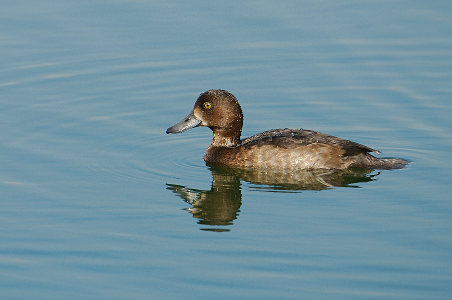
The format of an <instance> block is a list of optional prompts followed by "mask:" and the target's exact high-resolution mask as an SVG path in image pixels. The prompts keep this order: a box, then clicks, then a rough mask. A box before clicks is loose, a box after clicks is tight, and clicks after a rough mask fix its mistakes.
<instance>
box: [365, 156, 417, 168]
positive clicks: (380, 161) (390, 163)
mask: <svg viewBox="0 0 452 300" xmlns="http://www.w3.org/2000/svg"><path fill="white" fill-rule="evenodd" d="M409 163H410V162H409V161H407V160H404V159H400V158H377V159H376V160H375V161H374V166H373V167H374V168H376V169H380V170H392V169H402V168H404V167H405V166H406V165H407V164H409Z"/></svg>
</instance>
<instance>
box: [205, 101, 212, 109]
mask: <svg viewBox="0 0 452 300" xmlns="http://www.w3.org/2000/svg"><path fill="white" fill-rule="evenodd" d="M211 107H212V104H211V103H210V102H204V108H207V109H210V108H211Z"/></svg>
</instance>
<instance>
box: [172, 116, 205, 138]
mask: <svg viewBox="0 0 452 300" xmlns="http://www.w3.org/2000/svg"><path fill="white" fill-rule="evenodd" d="M199 124H201V120H198V119H197V118H196V117H195V115H194V114H193V112H192V113H191V114H189V115H188V116H187V117H185V118H184V119H183V120H182V121H180V122H179V123H177V124H176V125H174V126H171V127H170V128H168V129H167V130H166V133H180V132H183V131H185V130H188V129H190V128H193V127H196V126H199Z"/></svg>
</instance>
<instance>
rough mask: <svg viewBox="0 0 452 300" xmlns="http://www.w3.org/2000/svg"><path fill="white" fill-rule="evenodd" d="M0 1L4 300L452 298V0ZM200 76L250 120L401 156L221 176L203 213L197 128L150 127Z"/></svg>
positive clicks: (207, 180) (187, 105)
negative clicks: (331, 178)
mask: <svg viewBox="0 0 452 300" xmlns="http://www.w3.org/2000/svg"><path fill="white" fill-rule="evenodd" d="M1 7H2V9H1V10H0V45H1V47H0V105H1V110H0V131H1V134H0V298H2V299H31V298H33V299H182V298H184V299H231V298H241V299H242V298H246V299H251V298H254V299H262V298H267V299H280V298H286V299H452V222H451V221H452V218H451V216H452V197H451V184H452V181H451V168H452V159H451V157H450V156H451V155H450V153H451V150H450V149H451V148H452V2H450V1H434V2H432V1H341V2H338V1H283V2H281V1H226V2H225V1H223V2H217V1H214V2H204V1H139V0H137V1H125V0H124V1H121V0H117V1H26V0H25V1H1ZM210 88H223V89H228V90H230V91H231V92H233V93H234V94H235V95H236V96H237V97H238V99H239V101H240V102H241V104H242V107H243V110H244V112H245V127H244V131H243V134H244V135H245V136H249V135H252V134H255V133H258V132H260V131H262V130H264V129H270V128H281V127H282V128H284V127H290V128H300V127H302V128H308V129H316V130H320V131H323V132H326V133H329V134H333V135H338V136H341V137H344V138H348V139H352V140H355V141H358V142H360V143H363V144H366V145H369V146H371V147H374V148H377V149H379V150H381V151H383V155H386V156H394V157H403V158H405V159H409V160H411V161H412V164H411V165H410V166H409V167H407V168H406V169H403V170H397V171H383V172H381V173H377V172H374V173H373V175H374V176H375V177H373V179H374V180H373V181H370V182H362V183H357V184H353V186H355V187H356V186H357V187H360V188H351V187H338V188H331V189H327V190H318V191H312V190H304V191H300V190H296V189H290V188H289V189H286V190H283V191H281V190H280V189H278V188H276V187H274V186H271V185H263V184H259V183H256V182H252V181H247V180H240V179H238V178H235V177H233V178H232V179H233V180H232V181H234V182H235V183H234V184H233V185H230V186H229V187H230V188H231V187H232V188H231V192H228V191H227V192H226V193H223V196H225V197H226V198H228V197H229V198H234V199H233V201H235V202H233V203H234V205H235V206H233V207H232V209H231V214H230V216H229V217H230V218H229V219H228V221H227V222H224V223H222V224H217V223H215V222H210V223H209V217H208V216H206V215H204V216H203V215H202V213H203V211H201V212H200V213H199V211H197V209H198V210H199V208H196V201H194V200H193V199H197V198H199V197H201V196H204V197H207V198H208V197H209V196H211V195H215V194H212V193H213V189H212V191H211V188H212V187H211V184H212V176H215V172H214V170H211V169H210V168H208V167H207V166H206V165H205V164H204V162H203V160H202V156H203V153H204V150H205V148H206V147H207V146H208V144H209V142H210V139H211V133H210V131H209V130H208V129H206V128H197V129H195V130H192V131H190V132H187V133H184V134H182V135H177V136H173V135H172V136H167V135H166V134H165V130H166V128H167V127H169V126H170V125H172V124H174V123H175V122H177V121H179V120H180V119H181V118H182V117H184V116H185V115H186V114H187V113H188V112H189V111H190V110H191V108H192V106H193V103H194V101H195V100H196V98H197V96H198V95H199V93H201V92H203V91H205V90H207V89H210ZM227 178H229V177H227ZM213 209H215V205H214V207H213ZM221 212H224V211H223V210H221V211H220V213H221ZM205 213H206V214H207V210H206V211H205ZM217 213H218V211H217Z"/></svg>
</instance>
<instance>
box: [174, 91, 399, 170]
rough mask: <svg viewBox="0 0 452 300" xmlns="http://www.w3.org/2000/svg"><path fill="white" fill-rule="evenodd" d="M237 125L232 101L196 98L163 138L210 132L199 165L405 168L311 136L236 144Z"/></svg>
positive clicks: (281, 132)
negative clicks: (198, 129)
mask: <svg viewBox="0 0 452 300" xmlns="http://www.w3.org/2000/svg"><path fill="white" fill-rule="evenodd" d="M242 125H243V114H242V109H241V107H240V105H239V103H238V101H237V99H236V98H235V97H234V95H232V94H231V93H229V92H227V91H224V90H209V91H207V92H205V93H203V94H201V95H200V96H199V98H198V100H197V101H196V103H195V107H194V108H193V111H192V112H191V113H190V114H189V115H188V116H187V117H186V118H185V119H183V120H182V121H181V122H179V123H178V124H176V125H174V126H172V127H170V128H168V129H167V131H166V132H167V133H179V132H182V131H185V130H187V129H190V128H193V127H196V126H207V127H209V128H210V129H212V131H213V134H214V135H213V141H212V144H211V145H210V146H209V148H208V149H207V151H206V153H205V155H204V160H205V161H206V162H209V163H215V164H219V165H227V166H233V167H242V168H243V167H245V168H250V167H251V168H267V169H279V170H281V169H285V170H299V169H320V168H323V169H346V168H352V167H358V168H372V169H397V168H403V167H404V166H405V165H406V164H407V163H408V162H407V161H405V160H402V159H396V158H392V159H391V158H381V159H379V158H376V157H374V156H372V155H370V154H369V153H370V152H378V151H376V150H374V149H372V148H369V147H367V146H364V145H361V144H358V143H355V142H351V141H347V140H344V139H340V138H337V137H334V136H331V135H327V134H324V133H321V132H316V131H312V130H304V129H274V130H269V131H265V132H262V133H260V134H257V135H254V136H252V137H249V138H246V139H243V140H240V135H241V131H242Z"/></svg>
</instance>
